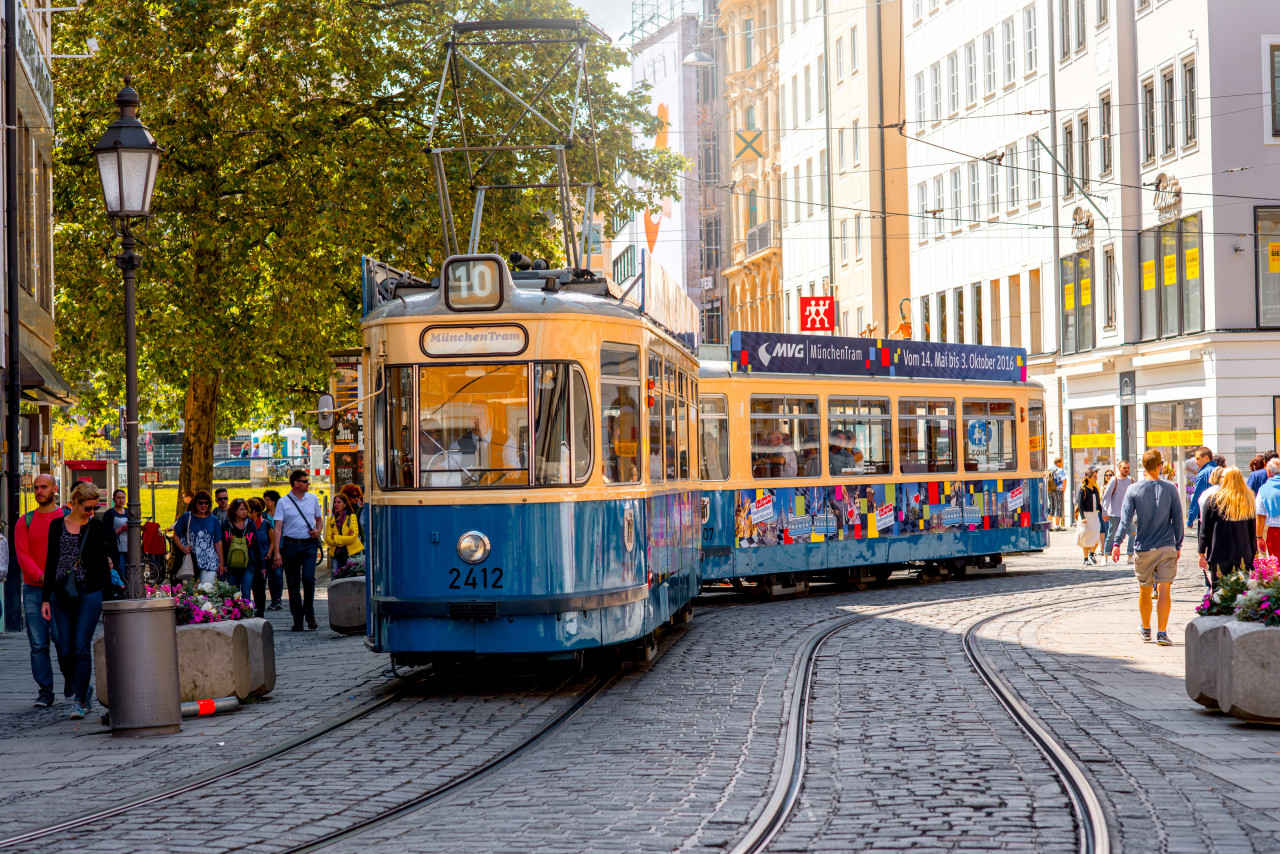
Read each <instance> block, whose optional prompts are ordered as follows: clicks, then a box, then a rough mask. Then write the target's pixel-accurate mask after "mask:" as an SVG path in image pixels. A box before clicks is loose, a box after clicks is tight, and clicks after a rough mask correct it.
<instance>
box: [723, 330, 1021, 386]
mask: <svg viewBox="0 0 1280 854" xmlns="http://www.w3.org/2000/svg"><path fill="white" fill-rule="evenodd" d="M729 349H730V358H731V360H732V362H731V367H732V370H734V371H742V372H759V371H763V372H767V373H782V374H825V375H833V376H850V377H905V378H909V379H950V380H991V381H995V382H1026V379H1027V351H1026V350H1023V349H1021V348H1018V347H985V346H979V345H975V344H942V343H937V342H932V341H886V340H884V339H881V338H843V337H832V336H828V335H822V336H813V335H793V334H789V333H782V332H746V331H740V332H731V333H729Z"/></svg>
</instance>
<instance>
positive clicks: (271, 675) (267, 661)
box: [240, 617, 276, 699]
mask: <svg viewBox="0 0 1280 854" xmlns="http://www.w3.org/2000/svg"><path fill="white" fill-rule="evenodd" d="M240 624H241V625H243V626H244V627H245V630H246V631H248V632H249V694H250V695H251V696H254V697H265V696H266V695H267V694H270V693H271V692H272V691H273V690H274V689H275V687H276V644H275V629H273V628H272V627H271V623H270V622H269V621H267V620H265V619H263V618H262V617H255V618H253V619H252V620H241V621H240ZM241 699H243V698H241Z"/></svg>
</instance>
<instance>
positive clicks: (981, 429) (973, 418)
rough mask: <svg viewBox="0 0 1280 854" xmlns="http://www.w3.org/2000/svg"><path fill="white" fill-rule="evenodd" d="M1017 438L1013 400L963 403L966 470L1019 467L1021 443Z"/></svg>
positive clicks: (996, 469) (994, 469)
mask: <svg viewBox="0 0 1280 854" xmlns="http://www.w3.org/2000/svg"><path fill="white" fill-rule="evenodd" d="M1015 438H1016V429H1015V424H1014V413H1013V401H1012V400H966V401H965V402H964V470H965V471H977V472H990V471H1015V470H1017V468H1018V446H1017V444H1016V442H1015Z"/></svg>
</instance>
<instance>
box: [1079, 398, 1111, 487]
mask: <svg viewBox="0 0 1280 854" xmlns="http://www.w3.org/2000/svg"><path fill="white" fill-rule="evenodd" d="M1114 418H1115V412H1114V410H1113V409H1112V408H1111V407H1110V406H1106V407H1099V408H1097V409H1074V410H1072V411H1071V442H1070V445H1071V483H1072V489H1071V493H1070V494H1072V495H1074V494H1075V491H1076V490H1077V489H1079V487H1080V480H1081V478H1083V477H1084V473H1085V472H1086V471H1087V470H1088V469H1089V466H1094V465H1097V466H1104V467H1105V466H1110V465H1114V464H1115V461H1116V435H1115V422H1114ZM1098 482H1099V483H1101V482H1102V478H1101V477H1099V478H1098Z"/></svg>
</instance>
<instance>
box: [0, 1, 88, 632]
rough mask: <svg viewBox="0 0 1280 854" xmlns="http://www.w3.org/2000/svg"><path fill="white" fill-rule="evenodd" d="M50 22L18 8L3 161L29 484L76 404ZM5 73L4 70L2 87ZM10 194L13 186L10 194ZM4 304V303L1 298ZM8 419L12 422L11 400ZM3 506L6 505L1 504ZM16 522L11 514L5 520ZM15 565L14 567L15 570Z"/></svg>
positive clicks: (10, 585)
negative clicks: (59, 238) (13, 236)
mask: <svg viewBox="0 0 1280 854" xmlns="http://www.w3.org/2000/svg"><path fill="white" fill-rule="evenodd" d="M49 22H50V15H48V14H39V13H36V12H34V11H32V10H31V9H30V8H29V7H27V6H25V5H23V4H18V8H17V29H16V31H15V33H14V34H13V36H14V41H15V46H16V50H17V63H16V68H17V80H16V83H17V91H18V99H17V117H16V119H17V121H16V127H17V133H16V135H17V146H16V148H15V149H14V150H9V149H8V147H7V146H6V147H5V150H4V152H3V156H4V157H6V158H14V159H15V160H16V161H17V173H18V179H17V186H16V188H14V189H15V190H16V195H17V201H18V208H17V214H16V216H15V217H13V219H12V220H10V219H8V218H7V217H6V220H5V223H4V227H5V228H6V229H14V230H16V232H17V237H18V266H17V269H16V271H10V270H9V268H8V266H7V257H6V261H5V268H4V272H5V275H6V277H7V276H8V275H9V274H10V273H11V272H16V274H17V278H18V302H17V305H16V306H11V305H5V312H6V325H5V330H6V332H5V334H7V330H8V323H7V321H8V318H7V313H8V312H9V311H13V310H15V309H16V310H17V312H18V321H19V324H20V329H21V332H20V337H19V341H18V347H19V353H20V364H19V365H17V366H12V365H10V364H8V344H7V341H6V343H5V345H4V347H3V349H0V360H3V362H0V364H3V366H4V370H5V375H6V376H5V381H4V385H3V388H2V389H0V399H3V397H4V395H5V394H7V392H8V371H9V370H13V369H14V368H15V367H16V369H17V370H18V372H19V378H20V383H21V385H22V403H21V409H22V417H21V422H20V431H21V432H20V436H21V439H20V442H21V450H22V477H23V480H24V482H26V481H27V479H28V478H29V477H30V476H32V475H35V474H39V473H42V472H50V471H53V469H54V465H55V462H56V460H55V457H56V454H57V449H55V448H53V447H52V415H53V410H54V408H55V407H58V406H62V405H66V404H68V403H70V394H71V393H70V389H69V388H68V387H67V384H66V382H65V381H64V380H63V379H62V378H61V377H60V376H59V375H58V372H57V371H56V370H55V369H54V367H53V348H54V326H53V293H54V265H53V143H54V134H53V127H54V122H53V78H52V60H51V58H50V54H51V52H52V50H51V31H50V23H49ZM2 75H3V70H2V69H0V81H2ZM4 165H5V167H6V168H5V169H3V170H0V182H2V181H3V176H4V175H6V174H7V166H8V163H7V162H6V163H5V164H4ZM8 190H9V188H8V187H5V188H4V192H5V194H6V195H7V193H8ZM0 298H3V297H2V296H0ZM0 412H2V413H3V414H4V415H3V417H4V418H7V417H8V401H7V400H5V401H4V405H3V407H0ZM0 500H3V499H0ZM8 515H9V511H8V508H7V507H6V508H5V518H6V519H7V518H8ZM11 566H12V564H11ZM21 587H22V573H20V572H17V571H12V572H10V573H9V578H8V580H7V581H6V583H5V595H4V597H3V598H4V602H3V604H4V627H5V630H6V631H16V630H18V628H19V627H20V626H21V621H20V613H21V610H22V606H21Z"/></svg>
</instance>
